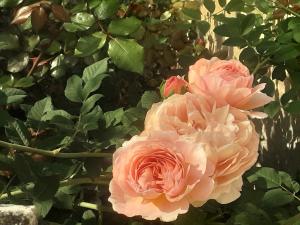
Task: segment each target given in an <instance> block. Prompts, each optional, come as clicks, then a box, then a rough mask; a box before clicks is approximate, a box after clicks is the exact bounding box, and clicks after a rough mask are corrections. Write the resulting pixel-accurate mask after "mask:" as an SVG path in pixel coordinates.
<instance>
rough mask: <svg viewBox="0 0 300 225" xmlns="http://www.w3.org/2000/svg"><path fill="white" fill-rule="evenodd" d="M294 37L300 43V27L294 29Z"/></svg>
mask: <svg viewBox="0 0 300 225" xmlns="http://www.w3.org/2000/svg"><path fill="white" fill-rule="evenodd" d="M293 38H294V40H295V41H296V42H298V43H300V28H299V27H297V28H296V29H295V30H294V31H293Z"/></svg>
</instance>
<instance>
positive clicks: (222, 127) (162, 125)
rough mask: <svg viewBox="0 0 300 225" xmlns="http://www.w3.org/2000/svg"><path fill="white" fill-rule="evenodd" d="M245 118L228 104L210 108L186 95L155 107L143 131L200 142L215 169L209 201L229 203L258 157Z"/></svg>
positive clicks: (254, 135) (255, 140) (255, 141)
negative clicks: (169, 131)
mask: <svg viewBox="0 0 300 225" xmlns="http://www.w3.org/2000/svg"><path fill="white" fill-rule="evenodd" d="M247 115H248V114H247V113H245V112H243V111H241V110H239V109H235V108H232V107H230V106H229V105H226V106H223V107H219V108H216V107H213V108H210V107H209V105H208V104H207V102H206V101H205V99H203V98H202V97H201V96H198V95H195V94H191V93H186V94H184V95H173V96H171V97H170V98H168V99H166V100H165V101H164V102H162V103H157V104H154V105H153V106H152V108H151V109H150V110H149V112H148V113H147V116H146V119H145V130H162V131H168V130H174V131H176V132H177V133H178V134H180V135H186V136H189V137H190V138H194V141H195V142H196V143H201V144H202V145H203V146H204V149H205V152H206V153H207V155H208V157H209V159H210V161H212V162H214V165H215V168H216V169H215V172H214V176H213V177H214V181H215V188H214V191H213V193H212V195H211V196H210V198H212V199H216V200H217V201H218V202H220V203H229V202H232V201H234V200H235V199H237V198H238V197H239V196H240V190H241V187H242V179H241V176H242V175H243V173H244V172H245V171H246V170H248V169H249V168H250V167H252V166H253V165H254V163H255V162H256V160H257V157H258V142H259V138H258V135H257V133H256V131H255V128H254V125H253V123H252V122H251V121H250V120H249V119H248V116H247Z"/></svg>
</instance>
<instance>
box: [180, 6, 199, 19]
mask: <svg viewBox="0 0 300 225" xmlns="http://www.w3.org/2000/svg"><path fill="white" fill-rule="evenodd" d="M181 12H182V13H183V15H184V16H186V17H187V18H188V19H191V20H200V19H201V11H200V9H192V8H183V9H182V10H181Z"/></svg>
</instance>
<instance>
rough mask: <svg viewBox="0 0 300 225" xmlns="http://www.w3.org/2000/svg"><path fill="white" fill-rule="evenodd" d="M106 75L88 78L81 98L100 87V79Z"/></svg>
mask: <svg viewBox="0 0 300 225" xmlns="http://www.w3.org/2000/svg"><path fill="white" fill-rule="evenodd" d="M106 77H108V75H107V74H100V75H98V76H96V77H94V78H91V79H89V80H88V81H87V82H86V84H85V85H84V88H83V90H82V97H83V99H86V98H87V97H88V96H89V94H90V93H92V92H94V91H96V90H97V89H98V88H99V87H100V85H101V83H102V80H103V79H104V78H106Z"/></svg>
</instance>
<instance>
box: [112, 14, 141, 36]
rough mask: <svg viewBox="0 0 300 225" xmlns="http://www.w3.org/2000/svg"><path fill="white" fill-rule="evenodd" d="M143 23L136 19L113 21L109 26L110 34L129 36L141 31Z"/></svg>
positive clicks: (128, 18)
mask: <svg viewBox="0 0 300 225" xmlns="http://www.w3.org/2000/svg"><path fill="white" fill-rule="evenodd" d="M141 24H142V22H141V21H140V20H138V19H137V18H135V17H127V18H125V19H119V20H113V21H111V22H110V24H109V26H108V32H109V33H111V34H115V35H124V36H126V35H129V34H131V33H133V32H135V31H137V30H138V29H139V27H140V26H141Z"/></svg>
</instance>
